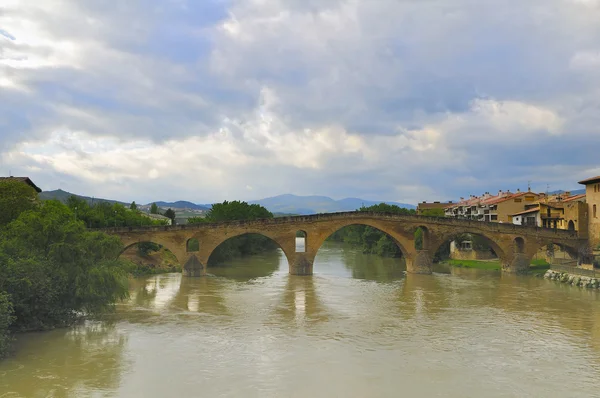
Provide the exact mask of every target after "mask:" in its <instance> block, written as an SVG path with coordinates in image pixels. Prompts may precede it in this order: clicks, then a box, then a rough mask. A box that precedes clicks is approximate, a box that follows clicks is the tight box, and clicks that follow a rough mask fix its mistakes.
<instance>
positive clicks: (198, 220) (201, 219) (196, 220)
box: [187, 217, 208, 224]
mask: <svg viewBox="0 0 600 398" xmlns="http://www.w3.org/2000/svg"><path fill="white" fill-rule="evenodd" d="M206 222H208V221H207V220H206V218H204V217H190V218H188V219H187V223H188V224H202V223H206Z"/></svg>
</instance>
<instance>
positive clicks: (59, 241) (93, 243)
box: [0, 195, 128, 355]
mask: <svg viewBox="0 0 600 398" xmlns="http://www.w3.org/2000/svg"><path fill="white" fill-rule="evenodd" d="M23 198H24V199H27V198H29V196H28V195H24V196H23ZM71 205H75V203H71ZM76 206H77V209H78V211H79V210H80V209H81V210H85V206H81V205H80V203H77V204H76ZM80 206H81V208H80ZM122 249H123V247H122V243H121V241H120V240H119V238H117V237H115V236H109V235H106V234H104V233H101V232H93V231H89V230H87V229H86V228H85V225H84V223H83V222H82V221H81V220H80V219H78V218H76V216H75V213H74V212H73V211H72V210H71V209H70V208H69V206H67V205H64V204H62V203H60V202H58V201H46V202H43V203H41V204H40V205H39V206H37V207H36V208H33V209H30V210H26V211H24V212H22V213H21V214H20V215H19V216H18V217H17V218H16V219H15V220H14V221H12V222H10V223H9V224H8V225H6V226H5V228H3V229H2V230H1V231H0V355H2V353H3V352H4V351H5V349H6V343H7V329H8V326H9V325H10V329H12V330H18V331H26V330H45V329H50V328H54V327H60V326H66V325H69V324H70V323H72V322H73V321H74V320H76V319H77V318H78V317H80V316H82V315H92V314H97V313H99V312H102V311H105V310H107V309H110V308H111V307H112V305H113V304H114V303H115V302H116V301H118V300H120V299H123V298H125V297H127V295H128V287H127V271H126V267H125V265H124V264H123V263H121V262H120V261H118V260H116V259H117V257H118V255H119V254H120V253H121V251H122Z"/></svg>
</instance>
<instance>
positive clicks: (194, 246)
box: [185, 238, 200, 253]
mask: <svg viewBox="0 0 600 398" xmlns="http://www.w3.org/2000/svg"><path fill="white" fill-rule="evenodd" d="M185 249H186V251H187V252H188V253H195V252H199V251H200V242H198V239H196V238H191V239H188V241H187V243H186V245H185Z"/></svg>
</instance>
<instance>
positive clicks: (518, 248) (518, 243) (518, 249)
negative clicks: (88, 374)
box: [514, 237, 525, 253]
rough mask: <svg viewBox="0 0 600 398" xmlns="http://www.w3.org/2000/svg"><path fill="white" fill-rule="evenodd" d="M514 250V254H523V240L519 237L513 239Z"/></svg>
mask: <svg viewBox="0 0 600 398" xmlns="http://www.w3.org/2000/svg"><path fill="white" fill-rule="evenodd" d="M514 249H515V253H524V252H525V241H524V240H523V238H521V237H518V238H515V241H514Z"/></svg>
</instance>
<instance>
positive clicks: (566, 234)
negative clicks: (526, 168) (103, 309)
mask: <svg viewBox="0 0 600 398" xmlns="http://www.w3.org/2000/svg"><path fill="white" fill-rule="evenodd" d="M365 217H367V218H368V217H374V218H379V219H387V220H397V221H407V222H410V223H417V224H418V223H419V221H422V222H423V223H424V224H432V223H433V224H440V225H452V224H454V225H456V226H457V227H458V226H460V227H463V228H464V227H468V228H481V227H486V228H488V229H489V228H492V229H493V230H494V231H497V232H503V233H512V234H523V233H528V234H531V233H534V234H540V235H541V234H543V235H545V236H548V235H554V236H556V237H557V238H563V239H566V238H571V239H578V238H579V235H578V233H577V231H568V230H562V229H552V228H542V227H531V226H526V225H516V224H509V223H496V222H486V221H477V220H469V219H460V218H454V217H430V216H421V215H399V214H394V213H375V212H360V211H351V212H339V213H320V214H311V215H303V216H286V217H275V218H266V219H257V220H238V221H227V222H218V223H200V224H192V225H190V224H183V225H170V226H156V225H150V226H140V227H138V226H135V227H134V226H128V227H109V228H99V230H102V231H107V232H113V233H123V232H132V231H178V230H187V229H190V230H193V229H204V228H222V227H227V226H231V227H243V226H247V225H254V224H263V225H278V224H288V223H307V222H308V223H310V222H316V221H323V220H333V219H339V218H365Z"/></svg>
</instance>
